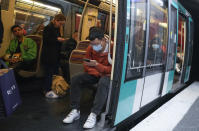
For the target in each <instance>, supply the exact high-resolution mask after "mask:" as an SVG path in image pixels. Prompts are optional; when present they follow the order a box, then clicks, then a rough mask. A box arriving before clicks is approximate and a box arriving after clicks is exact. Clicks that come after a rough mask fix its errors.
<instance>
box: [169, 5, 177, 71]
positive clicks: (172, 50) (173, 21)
mask: <svg viewBox="0 0 199 131" xmlns="http://www.w3.org/2000/svg"><path fill="white" fill-rule="evenodd" d="M170 24H171V32H170V37H171V38H170V45H169V46H170V48H169V52H168V63H167V68H168V70H174V67H175V54H176V42H177V41H176V37H177V9H175V8H174V7H172V6H171V23H170Z"/></svg>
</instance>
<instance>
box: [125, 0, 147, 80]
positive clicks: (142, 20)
mask: <svg viewBox="0 0 199 131" xmlns="http://www.w3.org/2000/svg"><path fill="white" fill-rule="evenodd" d="M130 21H131V28H130V42H129V51H128V62H127V72H126V79H133V78H135V77H140V76H141V75H142V71H143V65H144V50H145V44H144V43H145V31H146V1H145V0H134V1H131V17H130Z"/></svg>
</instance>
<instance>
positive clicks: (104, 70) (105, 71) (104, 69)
mask: <svg viewBox="0 0 199 131" xmlns="http://www.w3.org/2000/svg"><path fill="white" fill-rule="evenodd" d="M95 69H97V71H99V72H100V73H103V74H111V69H112V66H111V65H110V64H109V65H107V66H105V65H102V64H100V63H97V65H96V66H95Z"/></svg>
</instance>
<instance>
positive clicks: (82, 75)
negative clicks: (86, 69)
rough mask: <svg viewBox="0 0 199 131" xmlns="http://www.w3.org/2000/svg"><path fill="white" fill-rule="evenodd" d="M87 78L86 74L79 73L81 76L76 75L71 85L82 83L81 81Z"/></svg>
mask: <svg viewBox="0 0 199 131" xmlns="http://www.w3.org/2000/svg"><path fill="white" fill-rule="evenodd" d="M84 77H85V74H84V73H79V74H76V75H74V76H73V77H72V79H71V83H72V84H73V83H79V82H80V83H81V80H82V78H84Z"/></svg>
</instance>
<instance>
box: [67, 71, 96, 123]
mask: <svg viewBox="0 0 199 131" xmlns="http://www.w3.org/2000/svg"><path fill="white" fill-rule="evenodd" d="M98 80H99V78H98V77H95V76H92V75H89V74H87V73H81V74H78V75H76V76H74V77H73V78H72V80H71V89H70V102H71V108H72V110H71V112H70V113H69V114H68V115H67V116H66V118H64V120H63V123H72V122H73V121H74V120H77V119H79V117H80V111H79V104H80V97H81V89H82V88H83V87H84V86H86V85H89V84H95V83H97V82H98Z"/></svg>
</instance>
